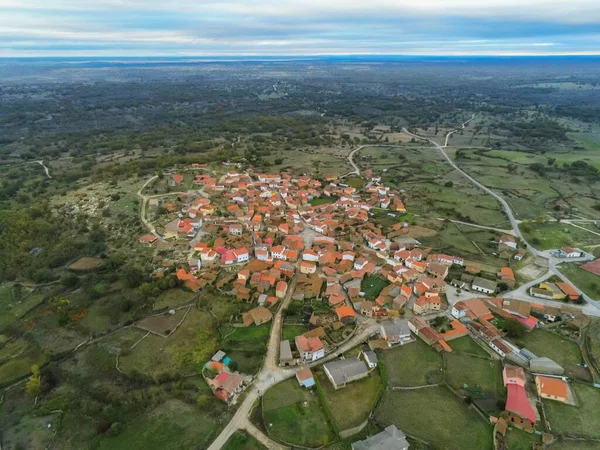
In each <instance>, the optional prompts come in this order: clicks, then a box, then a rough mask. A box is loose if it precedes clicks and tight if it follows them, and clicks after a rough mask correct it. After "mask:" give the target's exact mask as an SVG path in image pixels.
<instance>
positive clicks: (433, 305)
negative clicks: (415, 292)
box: [413, 295, 442, 314]
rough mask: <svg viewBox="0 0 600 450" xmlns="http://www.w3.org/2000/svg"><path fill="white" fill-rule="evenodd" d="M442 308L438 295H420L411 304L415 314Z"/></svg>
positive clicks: (427, 312)
mask: <svg viewBox="0 0 600 450" xmlns="http://www.w3.org/2000/svg"><path fill="white" fill-rule="evenodd" d="M440 309H442V300H441V299H440V297H439V296H438V295H430V296H426V295H422V296H420V297H419V298H418V299H417V300H416V301H415V304H414V305H413V311H414V312H415V314H429V313H430V312H434V311H439V310H440Z"/></svg>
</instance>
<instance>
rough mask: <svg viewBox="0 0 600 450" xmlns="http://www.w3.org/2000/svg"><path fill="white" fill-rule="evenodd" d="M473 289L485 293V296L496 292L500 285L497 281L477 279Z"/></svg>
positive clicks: (474, 281)
mask: <svg viewBox="0 0 600 450" xmlns="http://www.w3.org/2000/svg"><path fill="white" fill-rule="evenodd" d="M471 287H472V289H473V290H474V291H477V292H483V293H484V294H493V293H494V292H496V289H497V287H498V285H497V284H496V282H495V281H490V280H486V279H485V278H481V277H475V278H474V279H473V284H472V285H471Z"/></svg>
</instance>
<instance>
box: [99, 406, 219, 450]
mask: <svg viewBox="0 0 600 450" xmlns="http://www.w3.org/2000/svg"><path fill="white" fill-rule="evenodd" d="M219 428H220V426H219V425H218V424H217V423H216V421H215V419H214V418H212V417H211V416H210V415H209V414H207V413H206V412H205V411H202V410H201V409H200V408H199V407H197V406H190V405H187V404H185V403H183V402H181V401H178V400H171V401H169V402H167V403H165V404H163V405H161V406H159V407H157V408H155V409H153V410H150V411H148V412H146V413H144V414H142V415H141V416H140V417H138V418H137V419H135V420H133V421H132V422H131V424H130V425H129V426H127V427H126V428H125V430H124V431H123V432H122V433H121V434H119V435H117V436H114V437H108V438H104V439H102V440H100V442H99V444H98V446H97V447H96V448H98V449H99V450H121V449H122V450H136V449H139V450H146V449H173V450H175V449H181V448H196V447H207V446H208V445H209V444H210V442H211V441H212V440H213V439H214V438H215V437H216V436H217V433H218V432H219Z"/></svg>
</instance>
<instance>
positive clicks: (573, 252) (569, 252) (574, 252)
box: [553, 247, 583, 258]
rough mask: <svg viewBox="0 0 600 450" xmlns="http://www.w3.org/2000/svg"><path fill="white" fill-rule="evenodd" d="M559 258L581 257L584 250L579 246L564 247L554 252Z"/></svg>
mask: <svg viewBox="0 0 600 450" xmlns="http://www.w3.org/2000/svg"><path fill="white" fill-rule="evenodd" d="M553 253H554V255H555V256H557V257H558V258H581V257H582V256H583V252H582V251H581V250H579V249H578V248H571V247H562V248H559V249H558V250H556V251H555V252H553Z"/></svg>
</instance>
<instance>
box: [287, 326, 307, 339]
mask: <svg viewBox="0 0 600 450" xmlns="http://www.w3.org/2000/svg"><path fill="white" fill-rule="evenodd" d="M307 331H308V328H306V327H305V326H304V325H285V326H284V327H283V330H282V332H281V339H282V340H284V341H285V340H290V341H293V340H294V338H295V337H296V336H300V335H301V334H303V333H306V332H307Z"/></svg>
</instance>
